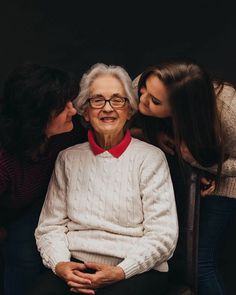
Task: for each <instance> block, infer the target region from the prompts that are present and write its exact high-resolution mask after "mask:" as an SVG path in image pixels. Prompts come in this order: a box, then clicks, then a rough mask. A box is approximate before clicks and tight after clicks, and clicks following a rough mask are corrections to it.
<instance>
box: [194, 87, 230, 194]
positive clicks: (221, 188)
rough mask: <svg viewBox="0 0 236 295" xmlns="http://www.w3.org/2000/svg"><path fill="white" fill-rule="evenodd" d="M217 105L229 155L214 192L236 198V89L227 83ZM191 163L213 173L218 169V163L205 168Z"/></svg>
mask: <svg viewBox="0 0 236 295" xmlns="http://www.w3.org/2000/svg"><path fill="white" fill-rule="evenodd" d="M217 105H218V109H219V114H220V118H221V124H222V130H223V135H224V144H225V153H226V154H228V155H229V157H228V159H227V160H226V161H225V162H224V163H223V167H222V178H221V181H220V183H219V184H218V185H217V188H216V190H215V191H214V192H213V194H214V195H218V196H226V197H231V198H236V90H235V89H234V88H232V87H230V86H228V85H225V86H224V88H223V90H222V92H221V93H220V95H218V97H217ZM190 164H191V165H192V166H195V167H197V168H200V169H202V170H205V171H209V172H211V173H213V174H216V171H217V165H214V166H213V167H210V168H205V167H202V166H200V165H199V164H198V163H196V162H192V163H190Z"/></svg>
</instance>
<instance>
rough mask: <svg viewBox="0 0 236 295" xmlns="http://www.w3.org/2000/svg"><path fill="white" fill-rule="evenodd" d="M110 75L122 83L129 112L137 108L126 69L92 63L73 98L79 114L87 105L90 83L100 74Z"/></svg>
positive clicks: (81, 113) (134, 92)
mask: <svg viewBox="0 0 236 295" xmlns="http://www.w3.org/2000/svg"><path fill="white" fill-rule="evenodd" d="M105 75H111V76H113V77H115V78H117V79H118V80H119V81H120V82H121V83H122V85H123V87H124V90H125V95H126V97H127V98H128V101H129V105H130V112H131V115H133V114H134V113H135V112H136V111H137V109H138V96H137V92H136V91H135V89H134V87H133V85H132V80H131V78H130V76H129V75H128V73H127V72H126V70H125V69H124V68H122V67H120V66H115V65H106V64H103V63H96V64H94V65H93V66H92V67H91V68H90V69H89V70H88V71H87V72H86V73H85V74H84V75H83V76H82V78H81V81H80V92H79V95H78V96H77V98H76V99H75V100H74V105H75V108H76V109H77V111H78V113H79V114H80V115H83V113H84V110H85V109H86V108H87V107H88V104H87V100H88V98H89V97H90V87H91V84H92V83H93V82H94V81H95V80H96V79H97V78H98V77H101V76H105Z"/></svg>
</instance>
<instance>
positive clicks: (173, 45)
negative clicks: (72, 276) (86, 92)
mask: <svg viewBox="0 0 236 295" xmlns="http://www.w3.org/2000/svg"><path fill="white" fill-rule="evenodd" d="M172 2H173V3H172ZM176 2H177V3H176ZM128 4H129V5H131V6H132V8H128V7H127V5H128ZM0 14H1V15H0V38H1V39H0V40H1V46H0V83H1V84H0V86H1V85H2V83H3V80H4V79H5V77H6V75H7V74H8V73H9V72H10V71H11V70H12V69H13V68H14V67H15V66H17V65H18V64H20V63H22V62H25V61H32V62H39V63H43V64H50V65H53V66H57V67H60V68H63V69H66V70H69V71H73V72H75V73H76V74H78V77H79V78H80V77H81V75H82V73H83V72H84V71H86V70H87V69H88V68H89V67H90V66H91V65H92V64H94V63H96V62H105V63H109V64H110V63H112V64H119V65H122V66H123V67H125V68H126V70H127V71H128V72H129V73H130V75H131V77H132V78H134V77H135V76H136V75H137V74H138V73H140V72H141V71H142V70H143V69H144V68H145V67H146V66H148V65H151V64H155V63H156V62H158V61H160V60H161V59H163V58H168V57H192V58H194V59H196V60H197V61H199V62H200V63H202V64H203V65H204V66H205V67H206V68H207V69H208V70H209V71H210V72H211V73H213V74H214V75H217V76H220V77H221V78H223V79H227V80H231V81H233V82H236V75H235V69H236V54H235V53H236V34H235V33H236V17H235V13H234V9H232V7H231V6H230V5H229V4H228V3H227V2H225V1H221V2H220V3H217V2H216V1H214V2H213V1H204V2H199V1H188V2H181V1H166V2H163V1H145V0H144V1H142V2H138V1H136V2H133V1H131V2H129V1H128V0H127V1H126V2H122V1H113V0H111V1H106V2H105V1H81V0H67V1H60V0H57V1H55V0H41V1H38V0H31V1H25V0H8V1H5V2H4V1H1V4H0Z"/></svg>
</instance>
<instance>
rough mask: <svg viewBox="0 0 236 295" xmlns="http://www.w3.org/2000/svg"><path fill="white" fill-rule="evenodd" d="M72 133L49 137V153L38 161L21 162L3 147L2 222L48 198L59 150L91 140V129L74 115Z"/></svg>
mask: <svg viewBox="0 0 236 295" xmlns="http://www.w3.org/2000/svg"><path fill="white" fill-rule="evenodd" d="M73 122H74V129H73V130H72V131H71V132H68V133H63V134H60V135H56V136H53V137H51V138H50V139H49V142H48V148H47V152H46V153H45V154H44V155H43V156H42V157H40V159H38V160H37V161H32V160H25V161H22V162H20V161H19V160H17V159H16V158H15V157H13V156H12V155H9V154H8V153H7V152H6V151H4V150H3V149H0V225H6V224H8V223H9V222H11V221H12V220H15V219H16V218H17V217H18V216H21V215H22V214H24V212H25V210H27V209H28V208H29V207H30V206H32V205H33V204H34V202H36V201H40V200H42V202H43V200H44V198H45V195H46V192H47V186H48V183H49V180H50V177H51V174H52V171H53V168H54V163H55V160H56V158H57V155H58V153H59V152H60V151H61V150H63V149H65V148H67V147H69V146H72V145H74V144H77V143H81V142H85V141H87V130H85V128H84V127H83V126H82V125H81V124H80V122H79V117H78V116H74V117H73Z"/></svg>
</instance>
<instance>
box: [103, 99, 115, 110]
mask: <svg viewBox="0 0 236 295" xmlns="http://www.w3.org/2000/svg"><path fill="white" fill-rule="evenodd" d="M103 110H104V111H107V112H111V111H113V108H112V106H111V105H110V102H109V101H108V100H106V103H105V105H104V107H103Z"/></svg>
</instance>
